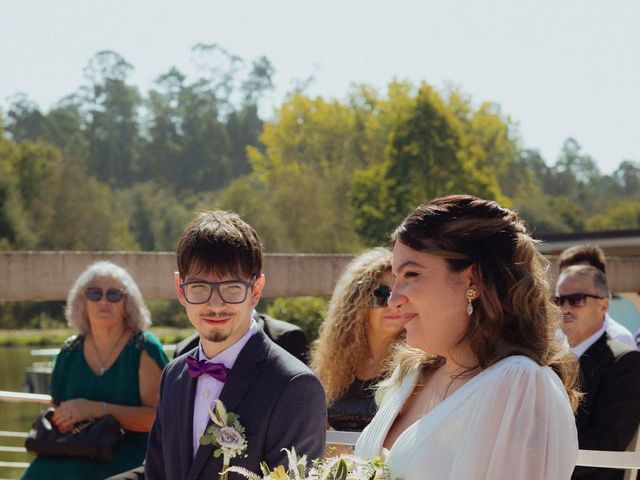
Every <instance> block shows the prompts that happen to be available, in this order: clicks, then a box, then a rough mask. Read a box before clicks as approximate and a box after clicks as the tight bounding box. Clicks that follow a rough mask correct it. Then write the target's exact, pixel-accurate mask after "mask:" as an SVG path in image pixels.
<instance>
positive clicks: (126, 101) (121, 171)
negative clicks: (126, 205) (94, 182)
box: [84, 50, 141, 186]
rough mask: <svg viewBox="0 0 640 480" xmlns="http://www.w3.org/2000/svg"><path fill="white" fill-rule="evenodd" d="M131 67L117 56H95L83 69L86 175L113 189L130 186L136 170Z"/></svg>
mask: <svg viewBox="0 0 640 480" xmlns="http://www.w3.org/2000/svg"><path fill="white" fill-rule="evenodd" d="M132 70H133V67H132V66H131V65H130V64H129V63H127V62H126V61H125V60H124V58H122V57H121V56H120V55H118V54H117V53H115V52H113V51H110V50H105V51H102V52H99V53H97V54H96V55H95V56H94V57H93V58H92V59H91V60H90V61H89V64H88V65H87V67H86V68H85V77H86V78H87V80H88V81H89V86H88V87H87V88H86V89H85V93H84V94H85V99H84V100H85V106H86V108H87V110H88V111H87V114H88V122H87V125H86V135H87V139H88V143H89V159H88V167H89V172H90V173H91V174H94V175H95V176H96V177H97V178H98V179H99V180H101V181H103V182H108V183H111V184H113V185H115V186H125V185H130V184H131V183H132V181H133V180H134V173H135V171H136V169H137V168H138V167H137V165H138V139H139V127H138V119H137V109H138V108H139V107H140V104H141V98H140V95H139V93H138V90H137V88H135V87H133V86H131V85H129V84H127V78H128V76H129V75H130V73H131V71H132Z"/></svg>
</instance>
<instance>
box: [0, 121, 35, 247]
mask: <svg viewBox="0 0 640 480" xmlns="http://www.w3.org/2000/svg"><path fill="white" fill-rule="evenodd" d="M18 157H19V152H18V148H17V147H16V146H15V144H14V143H13V142H12V141H10V140H8V139H6V138H4V132H3V130H2V119H1V118H0V250H13V249H16V250H17V249H28V248H31V247H32V246H33V244H34V243H35V238H34V236H33V234H32V233H31V232H30V231H29V228H28V224H27V215H26V211H25V209H24V206H23V203H22V199H21V197H20V180H19V175H18V172H17V171H16V166H17V164H18Z"/></svg>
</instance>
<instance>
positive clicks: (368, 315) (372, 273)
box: [311, 248, 403, 431]
mask: <svg viewBox="0 0 640 480" xmlns="http://www.w3.org/2000/svg"><path fill="white" fill-rule="evenodd" d="M392 282H393V279H392V277H391V252H390V251H389V250H387V249H386V248H374V249H371V250H368V251H366V252H364V253H362V254H361V255H359V256H358V257H356V258H355V259H354V260H353V261H352V262H351V263H350V264H349V265H348V266H347V268H346V269H345V271H344V273H343V274H342V276H341V277H340V278H339V279H338V282H337V284H336V287H335V289H334V291H333V296H332V298H331V302H330V304H329V310H328V313H327V317H326V318H325V320H324V322H323V323H322V325H321V326H320V336H319V338H318V340H316V342H315V343H314V345H313V348H312V353H311V367H312V369H313V370H314V371H315V372H316V373H317V375H318V377H319V378H320V381H321V382H322V384H323V386H324V389H325V392H326V395H327V403H328V405H329V409H328V422H329V426H330V427H331V428H334V429H336V430H347V431H360V430H362V429H363V428H364V427H365V426H366V425H367V424H368V423H369V422H370V421H371V418H373V415H374V414H375V411H376V406H375V402H374V399H373V390H372V387H373V385H374V384H375V383H376V381H377V380H378V376H379V375H380V372H381V366H382V364H383V363H384V360H385V359H386V358H387V356H388V355H389V352H390V350H391V347H392V345H393V344H394V342H396V341H397V340H398V337H399V336H400V335H401V334H402V332H403V329H402V325H401V322H400V318H399V317H398V315H396V314H395V313H394V312H392V311H390V310H389V309H388V308H387V299H388V298H389V294H390V291H391V290H390V286H391V284H392Z"/></svg>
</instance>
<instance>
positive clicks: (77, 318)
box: [65, 261, 151, 335]
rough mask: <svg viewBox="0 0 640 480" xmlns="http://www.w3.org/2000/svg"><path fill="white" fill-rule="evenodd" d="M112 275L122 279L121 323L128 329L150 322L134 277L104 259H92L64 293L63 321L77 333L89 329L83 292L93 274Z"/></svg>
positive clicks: (92, 278) (143, 326)
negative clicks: (65, 293) (65, 320)
mask: <svg viewBox="0 0 640 480" xmlns="http://www.w3.org/2000/svg"><path fill="white" fill-rule="evenodd" d="M105 277H108V278H114V279H116V280H118V281H119V282H120V283H122V287H123V289H124V293H125V294H126V295H125V302H126V304H125V312H126V313H125V326H126V327H127V328H128V329H129V330H131V331H132V332H137V331H139V330H145V329H146V328H148V327H149V325H151V314H150V313H149V309H148V308H147V306H146V305H145V304H144V300H143V299H142V293H141V292H140V289H139V288H138V285H137V284H136V282H135V280H134V279H133V277H131V275H130V274H129V272H127V271H126V270H125V269H124V268H122V267H120V266H118V265H116V264H115V263H112V262H108V261H100V262H95V263H93V264H91V265H89V267H87V269H86V270H85V271H84V272H82V273H81V274H80V276H79V277H78V278H77V279H76V281H75V283H74V284H73V286H72V287H71V289H70V290H69V294H68V295H67V306H66V308H65V317H66V319H67V324H68V325H69V326H70V327H73V328H74V329H75V330H76V331H78V332H79V333H80V334H82V335H85V334H86V333H87V332H89V330H90V329H91V328H90V325H89V319H88V317H87V309H86V298H85V295H84V292H85V290H86V288H87V287H88V286H89V284H90V283H91V282H92V281H93V280H95V279H96V278H105Z"/></svg>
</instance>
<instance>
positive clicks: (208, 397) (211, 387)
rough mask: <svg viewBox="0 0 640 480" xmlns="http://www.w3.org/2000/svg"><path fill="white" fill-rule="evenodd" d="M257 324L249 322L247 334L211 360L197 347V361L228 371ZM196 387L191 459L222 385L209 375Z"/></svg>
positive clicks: (201, 377) (194, 454) (200, 346)
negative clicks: (220, 366)
mask: <svg viewBox="0 0 640 480" xmlns="http://www.w3.org/2000/svg"><path fill="white" fill-rule="evenodd" d="M257 329H258V324H257V323H256V322H255V320H253V319H252V320H251V326H250V327H249V330H248V331H247V333H245V334H244V335H243V336H242V337H240V339H239V340H238V341H237V342H236V343H234V344H233V345H231V346H230V347H228V348H226V349H225V350H223V351H222V352H220V353H219V354H218V355H216V356H215V357H213V358H207V356H206V355H205V354H204V352H203V351H202V344H200V345H198V360H200V361H202V360H204V361H207V362H210V363H222V364H223V365H224V366H225V367H227V368H228V369H232V368H233V365H234V364H235V363H236V360H237V358H238V355H240V351H241V350H242V349H243V348H244V346H245V345H246V344H247V342H248V341H249V339H250V338H251V336H252V335H253V334H254V333H256V331H257ZM197 381H198V385H197V386H196V396H195V400H194V402H193V457H194V458H195V456H196V453H197V452H198V448H199V447H200V436H201V435H202V434H203V433H204V430H205V428H207V424H208V423H209V419H210V418H211V417H210V416H209V408H211V409H213V407H214V400H216V399H217V398H219V397H220V392H222V387H224V383H223V382H221V381H220V380H218V379H216V378H213V377H212V376H210V375H200V377H198V380H197Z"/></svg>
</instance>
